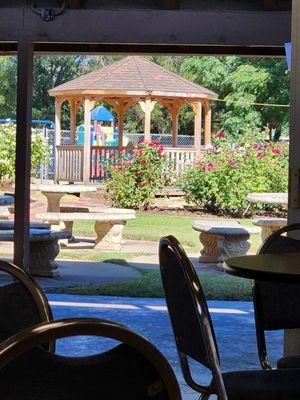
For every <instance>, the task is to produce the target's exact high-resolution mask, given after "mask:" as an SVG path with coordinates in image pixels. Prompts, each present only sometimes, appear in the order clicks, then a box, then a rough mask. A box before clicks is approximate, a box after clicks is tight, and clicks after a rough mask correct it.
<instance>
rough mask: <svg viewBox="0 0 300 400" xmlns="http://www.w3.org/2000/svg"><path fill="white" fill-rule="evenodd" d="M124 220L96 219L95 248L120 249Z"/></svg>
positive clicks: (122, 241)
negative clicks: (105, 220)
mask: <svg viewBox="0 0 300 400" xmlns="http://www.w3.org/2000/svg"><path fill="white" fill-rule="evenodd" d="M125 225H126V222H125V221H107V222H104V221H96V222H95V225H94V229H95V232H96V235H97V237H96V241H95V249H96V250H111V251H117V250H121V247H122V244H123V243H124V240H123V236H122V234H123V230H124V228H125Z"/></svg>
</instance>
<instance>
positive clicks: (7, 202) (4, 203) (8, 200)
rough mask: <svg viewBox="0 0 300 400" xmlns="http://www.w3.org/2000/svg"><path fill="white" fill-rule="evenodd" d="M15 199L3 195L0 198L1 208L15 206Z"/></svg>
mask: <svg viewBox="0 0 300 400" xmlns="http://www.w3.org/2000/svg"><path fill="white" fill-rule="evenodd" d="M13 202H14V198H13V196H7V195H2V196H0V206H9V205H10V204H13Z"/></svg>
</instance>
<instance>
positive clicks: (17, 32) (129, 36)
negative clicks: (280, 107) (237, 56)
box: [0, 8, 291, 47]
mask: <svg viewBox="0 0 300 400" xmlns="http://www.w3.org/2000/svg"><path fill="white" fill-rule="evenodd" d="M290 19H291V16H290V12H279V11H276V12H265V11H256V12H245V11H241V12H237V11H234V12H230V11H226V12H225V11H218V12H214V11H210V12H204V11H195V10H194V11H182V10H172V11H166V10H125V11H124V10H122V11H120V10H99V9H93V10H88V9H81V10H74V9H72V10H71V9H67V10H66V11H65V12H64V13H63V14H62V15H59V16H57V17H56V18H55V19H54V20H53V21H52V22H45V21H43V20H42V19H41V18H40V16H39V15H37V14H35V13H33V12H32V11H31V9H30V8H25V9H22V8H19V9H17V8H0V41H6V42H7V41H17V40H18V39H20V38H22V37H28V38H29V40H31V41H33V42H39V43H47V42H52V43H53V42H59V43H71V42H73V43H81V44H82V45H84V43H89V44H93V43H94V44H96V43H101V44H106V45H109V44H117V45H122V44H127V45H130V44H137V45H148V44H149V45H172V46H174V45H177V46H179V45H187V46H192V45H196V46H198V45H202V46H207V47H208V46H222V47H224V46H237V47H242V46H251V47H282V46H283V44H284V43H285V42H287V41H290V35H291V23H290ZM116 27H117V29H116Z"/></svg>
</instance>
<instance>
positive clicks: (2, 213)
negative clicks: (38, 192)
mask: <svg viewBox="0 0 300 400" xmlns="http://www.w3.org/2000/svg"><path fill="white" fill-rule="evenodd" d="M13 202H14V198H13V196H7V195H4V196H2V195H0V220H7V219H9V216H10V211H9V208H8V206H10V205H11V204H13Z"/></svg>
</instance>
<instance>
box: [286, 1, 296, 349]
mask: <svg viewBox="0 0 300 400" xmlns="http://www.w3.org/2000/svg"><path fill="white" fill-rule="evenodd" d="M290 113H291V114H290V159H289V205H288V223H289V224H292V223H295V222H300V2H299V0H293V3H292V71H291V108H290ZM284 352H285V354H286V355H293V354H300V331H299V329H297V330H295V329H291V330H288V331H285V337H284Z"/></svg>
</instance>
